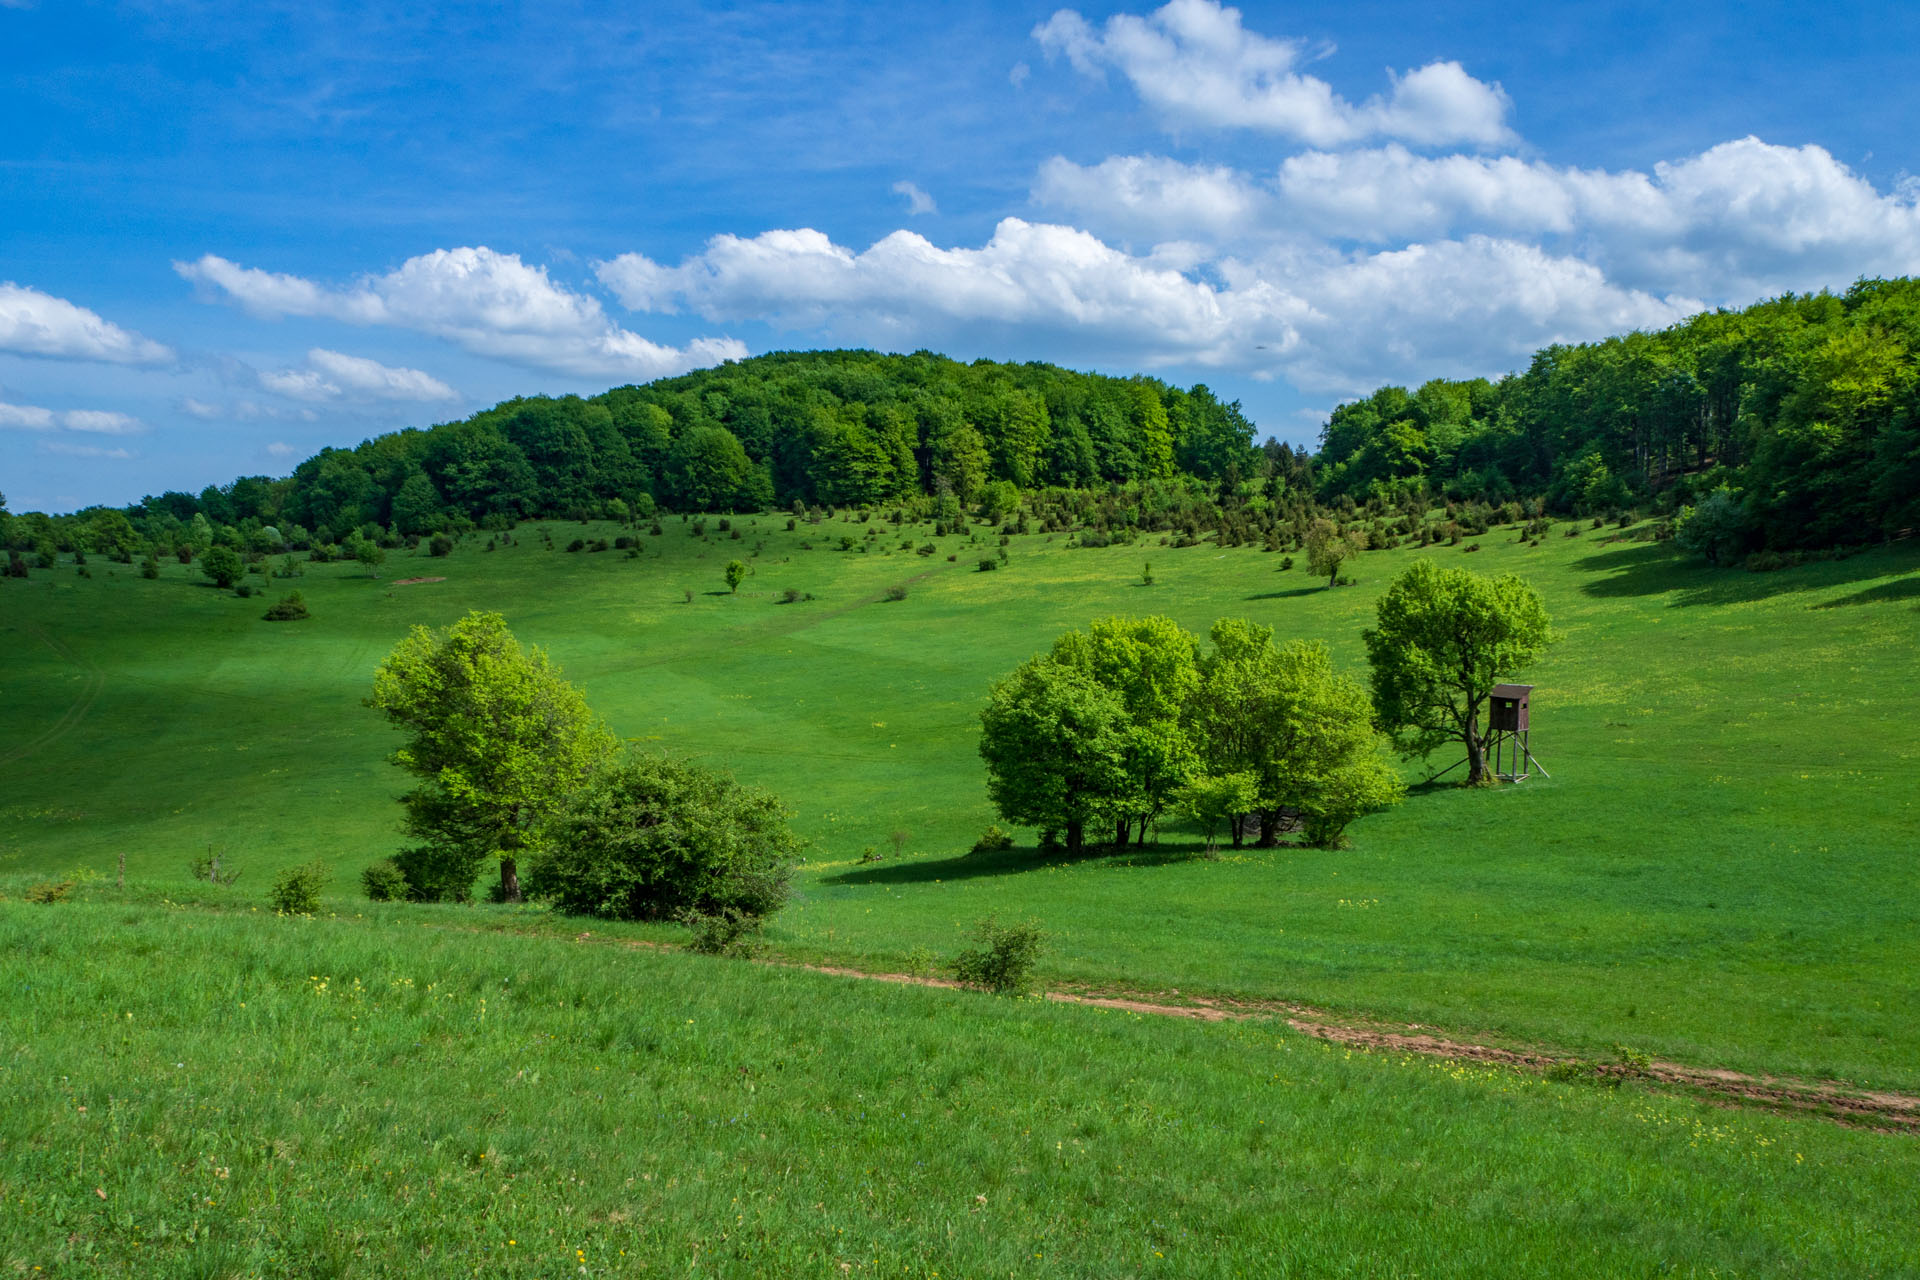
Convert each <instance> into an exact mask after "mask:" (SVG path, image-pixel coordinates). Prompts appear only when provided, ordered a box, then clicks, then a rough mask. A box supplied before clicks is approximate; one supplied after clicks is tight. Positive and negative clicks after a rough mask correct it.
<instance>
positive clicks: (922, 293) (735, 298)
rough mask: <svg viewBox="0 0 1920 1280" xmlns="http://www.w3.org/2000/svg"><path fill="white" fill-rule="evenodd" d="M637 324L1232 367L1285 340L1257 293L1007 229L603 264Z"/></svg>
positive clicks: (777, 245)
mask: <svg viewBox="0 0 1920 1280" xmlns="http://www.w3.org/2000/svg"><path fill="white" fill-rule="evenodd" d="M598 270H599V274H600V278H601V280H602V281H603V282H604V283H605V284H606V285H607V287H608V288H609V289H611V290H612V291H613V293H614V295H615V296H616V297H618V298H619V299H620V300H621V301H622V302H623V303H625V304H626V305H627V306H628V307H630V308H632V309H634V310H636V311H674V310H678V309H680V308H682V307H685V308H687V309H689V310H692V311H694V312H695V313H697V314H699V315H701V316H702V317H704V318H706V319H707V320H709V321H721V320H733V319H756V320H765V321H768V322H770V323H773V324H776V325H779V326H781V327H785V328H796V329H818V330H825V331H827V332H829V333H831V334H834V335H836V336H838V337H842V338H846V339H849V340H854V341H862V342H879V343H885V344H890V345H914V344H918V343H921V342H926V341H946V340H951V339H953V338H956V337H964V338H967V339H969V340H982V341H995V342H1007V343H1015V342H1019V343H1031V342H1032V340H1033V339H1035V338H1036V337H1040V338H1042V339H1043V340H1046V341H1048V342H1050V343H1051V344H1052V345H1055V346H1058V345H1059V344H1060V342H1061V341H1062V340H1064V341H1066V342H1069V343H1071V344H1073V345H1074V346H1076V347H1082V348H1084V347H1088V346H1094V347H1098V348H1099V349H1101V350H1104V351H1108V352H1110V353H1111V355H1112V357H1113V358H1119V357H1120V356H1121V355H1122V354H1123V353H1124V354H1125V355H1127V356H1129V357H1131V358H1137V359H1141V360H1145V361H1148V362H1151V363H1166V362H1169V361H1174V360H1191V361H1195V362H1197V363H1201V364H1218V363H1225V362H1229V361H1231V360H1232V359H1233V358H1234V353H1235V352H1236V351H1238V350H1240V349H1241V348H1242V347H1243V346H1244V345H1245V344H1246V343H1247V342H1249V341H1255V340H1262V339H1264V340H1268V341H1271V342H1274V343H1276V344H1282V345H1284V344H1286V343H1287V342H1289V341H1290V337H1289V335H1288V333H1287V327H1286V326H1287V322H1286V318H1285V312H1286V310H1287V308H1286V306H1285V305H1284V304H1283V303H1282V301H1281V300H1280V299H1278V298H1275V297H1272V296H1270V295H1271V291H1270V290H1267V289H1266V288H1265V287H1264V286H1263V285H1261V284H1258V283H1255V284H1253V285H1252V286H1250V287H1249V288H1248V289H1246V290H1242V291H1222V290H1218V289H1215V288H1214V287H1213V286H1211V285H1208V284H1206V283H1203V282H1200V281H1196V280H1192V279H1189V278H1188V277H1187V276H1185V275H1184V274H1182V272H1181V271H1180V270H1178V269H1176V268H1175V267H1173V266H1170V265H1165V264H1162V263H1158V262H1155V261H1152V260H1150V259H1143V258H1139V257H1135V256H1132V255H1129V254H1126V253H1123V252H1121V251H1120V250H1117V249H1114V248H1112V247H1110V246H1109V245H1107V244H1105V243H1103V242H1102V241H1100V240H1099V239H1097V238H1096V237H1094V236H1092V235H1090V234H1088V233H1087V232H1085V231H1081V230H1077V229H1075V228H1073V227H1064V226H1051V225H1046V224H1037V223H1030V222H1026V221H1023V220H1022V219H1019V218H1007V219H1004V220H1003V221H1001V223H1000V224H999V225H998V226H997V227H996V228H995V229H994V233H993V237H992V238H991V239H990V240H989V241H988V242H987V243H986V244H985V245H983V246H982V247H980V248H978V249H942V248H940V247H938V246H936V245H934V244H932V243H931V242H929V241H928V240H927V239H926V238H925V237H923V236H919V235H916V234H914V233H913V232H910V231H896V232H894V233H893V234H891V235H889V236H887V237H886V238H884V239H882V240H881V241H879V242H878V243H876V244H874V245H873V246H872V247H870V248H868V249H866V250H864V251H859V252H856V251H854V250H852V249H848V248H845V247H843V246H840V245H836V244H834V243H833V242H832V241H831V240H829V239H828V237H827V236H826V235H825V234H823V233H822V232H819V231H815V230H811V229H803V230H793V231H769V232H765V233H763V234H761V235H758V236H753V237H751V238H743V237H739V236H730V235H722V236H715V237H714V238H713V239H712V240H710V241H708V243H707V247H706V249H705V250H704V251H703V252H701V253H699V254H697V255H695V256H693V257H691V258H688V259H687V260H685V261H684V262H682V263H681V264H680V265H679V266H676V267H667V266H662V265H661V264H659V263H656V262H654V261H652V260H651V259H648V258H646V257H643V256H642V255H640V254H631V253H630V254H623V255H621V256H620V257H618V258H615V259H613V260H612V261H610V262H605V263H601V264H600V266H599V268H598Z"/></svg>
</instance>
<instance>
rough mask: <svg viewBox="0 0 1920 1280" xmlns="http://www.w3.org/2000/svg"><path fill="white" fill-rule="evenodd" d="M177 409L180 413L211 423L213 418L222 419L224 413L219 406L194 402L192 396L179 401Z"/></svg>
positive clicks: (200, 401)
mask: <svg viewBox="0 0 1920 1280" xmlns="http://www.w3.org/2000/svg"><path fill="white" fill-rule="evenodd" d="M179 408H180V412H182V413H184V414H187V415H188V416H190V417H194V418H200V419H202V420H204V421H207V422H211V421H213V420H214V419H215V418H219V417H223V416H225V413H226V411H225V410H224V409H222V408H221V407H220V406H219V405H217V404H208V403H207V402H206V401H205V400H196V399H194V398H193V397H192V396H186V397H183V398H182V399H181V401H180V405H179Z"/></svg>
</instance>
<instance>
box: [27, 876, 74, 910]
mask: <svg viewBox="0 0 1920 1280" xmlns="http://www.w3.org/2000/svg"><path fill="white" fill-rule="evenodd" d="M72 894H73V881H71V880H42V881H40V882H39V883H38V884H30V885H28V886H27V901H28V902H38V903H40V904H41V905H42V906H52V905H53V904H54V903H56V902H65V901H66V900H67V899H68V898H69V897H70V896H72Z"/></svg>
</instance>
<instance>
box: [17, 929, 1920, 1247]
mask: <svg viewBox="0 0 1920 1280" xmlns="http://www.w3.org/2000/svg"><path fill="white" fill-rule="evenodd" d="M450 914H451V913H444V912H443V913H438V914H432V913H425V912H422V911H421V910H420V909H418V908H380V909H372V908H367V909H364V910H362V911H359V912H350V913H346V914H343V915H340V916H338V917H336V918H304V919H303V918H277V917H274V916H272V915H269V914H266V913H264V912H257V911H248V910H244V909H243V910H240V911H237V912H235V911H225V912H221V911H205V910H199V909H195V908H190V907H180V906H172V905H167V904H165V903H162V902H161V901H159V900H158V899H157V898H153V897H148V898H142V899H140V900H136V901H119V902H91V903H89V902H70V903H66V904H62V905H60V906H55V907H42V906H35V905H30V904H27V903H23V902H19V901H17V900H15V901H10V902H6V903H0V981H4V983H5V987H6V991H7V993H8V995H7V999H6V1001H5V1002H4V1003H0V1036H3V1037H4V1040H0V1043H4V1044H5V1045H6V1046H7V1052H6V1053H5V1054H4V1055H3V1056H0V1200H3V1201H4V1206H5V1211H4V1212H0V1266H5V1267H6V1268H7V1269H8V1271H9V1273H11V1274H23V1275H35V1276H41V1275H44V1276H55V1277H66V1276H76V1277H117V1276H138V1277H176V1276H177V1277H240V1276H329V1277H331V1276H365V1277H373V1276H382V1277H384V1276H394V1277H412V1276H421V1275H445V1276H452V1275H489V1276H492V1275H500V1276H526V1277H561V1276H577V1275H582V1274H584V1275H590V1276H601V1275H622V1276H642V1275H659V1274H676V1275H689V1274H690V1275H731V1276H771V1275H778V1276H821V1277H827V1278H829V1280H831V1278H834V1277H842V1276H846V1275H877V1276H903V1275H904V1276H915V1277H933V1276H1221V1277H1226V1276H1249V1277H1269V1276H1342V1275H1348V1276H1383V1275H1392V1276H1416V1275H1418V1276H1488V1275H1500V1276H1574V1275H1579V1276H1619V1275H1654V1274H1660V1275H1676V1276H1702V1277H1705V1276H1716V1275H1718V1276H1730V1275H1738V1276H1808V1275H1820V1276H1841V1275H1878V1276H1893V1275H1911V1274H1915V1273H1916V1272H1920V1244H1917V1243H1916V1239H1915V1236H1914V1234H1913V1231H1912V1221H1911V1209H1912V1192H1913V1187H1914V1186H1915V1183H1916V1180H1917V1179H1920V1144H1916V1143H1915V1142H1914V1140H1913V1139H1912V1138H1910V1137H1903V1136H1890V1135H1884V1134H1876V1133H1868V1132H1862V1131H1858V1130H1852V1129H1846V1128H1842V1127H1840V1126H1837V1125H1833V1124H1829V1123H1825V1122H1822V1121H1816V1120H1807V1119H1790V1118H1786V1117H1782V1116H1775V1115H1770V1114H1766V1113H1763V1112H1755V1111H1744V1110H1740V1111H1729V1110H1726V1109H1722V1108H1718V1107H1713V1106H1709V1105H1706V1104H1704V1103H1701V1102H1697V1101H1692V1100H1688V1099H1683V1098H1678V1097H1673V1096H1664V1095H1660V1094H1657V1093H1652V1092H1646V1091H1643V1090H1642V1088H1641V1087H1640V1086H1639V1085H1637V1084H1633V1083H1628V1084H1625V1085H1623V1086H1621V1087H1620V1088H1618V1089H1616V1090H1607V1089H1601V1088H1597V1087H1594V1086H1593V1085H1590V1084H1577V1083H1558V1082H1554V1081H1551V1080H1548V1079H1546V1078H1544V1077H1541V1076H1538V1075H1532V1074H1527V1073H1521V1072H1514V1071H1510V1070H1505V1069H1500V1068H1488V1067H1483V1066H1474V1065H1468V1064H1461V1063H1455V1062H1447V1061H1442V1060H1437V1059H1432V1058H1412V1057H1402V1056H1394V1055H1383V1054H1371V1053H1364V1052H1356V1051H1353V1050H1350V1049H1344V1048H1339V1047H1335V1046H1332V1045H1327V1044H1323V1043H1321V1042H1319V1041H1314V1040H1310V1039H1307V1038H1306V1037H1304V1036H1300V1035H1297V1034H1295V1033H1293V1032H1290V1031H1288V1030H1287V1029H1286V1028H1285V1027H1284V1025H1283V1024H1275V1023H1265V1022H1245V1023H1225V1024H1217V1025H1210V1026H1209V1025H1200V1024H1196V1023H1192V1022H1186V1021H1181V1020H1175V1019H1169V1018H1159V1017H1142V1016H1140V1015H1137V1014H1127V1013H1121V1012H1114V1011H1108V1010H1102V1009H1091V1008H1076V1007H1068V1006H1061V1005H1057V1004H1048V1003H1045V1002H1036V1001H1029V1000H1021V1001H1013V1000H1002V999H996V998H994V997H991V996H985V995H976V994H970V993H966V992H955V991H945V990H936V989H928V988H921V987H907V986H897V985H892V984H887V983H872V982H849V981H847V980H845V979H842V978H833V977H827V976H823V975H819V974H812V973H803V972H795V971H791V970H782V969H777V968H769V967H767V966H762V965H752V964H746V963H742V962H739V961H733V960H717V959H708V958H704V957H699V956H692V955H687V954H683V953H673V952H667V953H660V952H652V951H645V950H635V949H631V948H624V947H614V946H603V945H595V944H593V943H591V942H588V943H579V942H575V941H572V940H570V939H568V938H565V937H526V936H502V935H494V934H484V933H473V932H470V931H466V930H463V929H460V928H458V927H457V922H455V921H452V920H449V919H448V916H449V915H450ZM450 924H451V925H455V927H445V926H448V925H450ZM423 925H424V926H426V927H425V928H423V927H422V926H423Z"/></svg>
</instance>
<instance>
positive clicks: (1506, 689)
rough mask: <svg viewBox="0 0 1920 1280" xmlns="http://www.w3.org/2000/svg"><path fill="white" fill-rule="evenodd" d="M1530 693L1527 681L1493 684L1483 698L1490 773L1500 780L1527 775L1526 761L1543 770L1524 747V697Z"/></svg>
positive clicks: (1525, 741) (1517, 778) (1525, 703)
mask: <svg viewBox="0 0 1920 1280" xmlns="http://www.w3.org/2000/svg"><path fill="white" fill-rule="evenodd" d="M1532 693H1533V686H1532V685H1530V684H1497V685H1495V686H1493V692H1492V693H1491V694H1490V695H1488V699H1487V748H1488V750H1487V754H1488V755H1489V756H1491V757H1492V763H1493V776H1494V777H1496V778H1498V779H1500V780H1501V781H1502V782H1519V781H1522V780H1523V779H1525V778H1526V776H1527V770H1526V766H1527V765H1532V766H1533V767H1534V768H1536V769H1539V770H1540V773H1541V775H1542V776H1544V777H1548V778H1551V777H1552V776H1553V775H1552V774H1550V773H1548V772H1547V771H1546V768H1545V766H1543V765H1542V764H1541V763H1540V762H1539V761H1538V760H1535V759H1534V758H1533V752H1532V751H1531V750H1530V749H1529V747H1528V733H1529V730H1528V716H1527V701H1528V697H1529V695H1531V694H1532Z"/></svg>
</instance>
